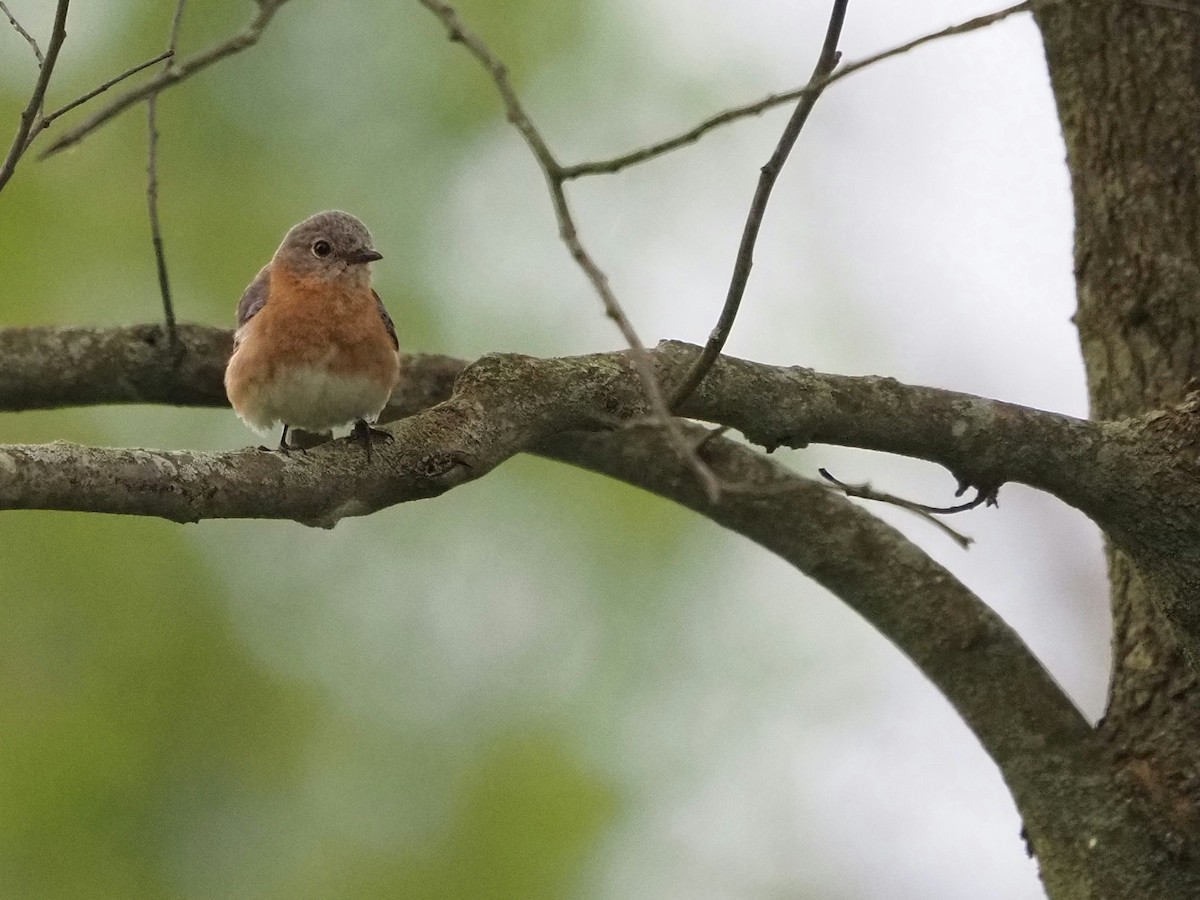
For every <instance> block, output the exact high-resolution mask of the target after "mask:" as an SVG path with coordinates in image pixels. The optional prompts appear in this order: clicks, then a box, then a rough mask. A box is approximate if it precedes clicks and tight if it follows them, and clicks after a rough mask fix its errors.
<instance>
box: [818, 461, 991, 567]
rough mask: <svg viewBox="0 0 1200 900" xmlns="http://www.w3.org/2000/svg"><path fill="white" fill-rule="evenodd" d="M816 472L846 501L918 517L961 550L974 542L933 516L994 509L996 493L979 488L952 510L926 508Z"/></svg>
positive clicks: (893, 495) (828, 474) (863, 485)
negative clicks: (894, 508)
mask: <svg viewBox="0 0 1200 900" xmlns="http://www.w3.org/2000/svg"><path fill="white" fill-rule="evenodd" d="M817 472H819V473H820V475H821V477H822V478H824V479H825V480H826V481H828V482H829V483H830V484H832V485H833V486H834V487H836V488H837V489H838V490H840V491H841V492H842V493H843V494H845V495H846V496H847V497H858V498H859V499H861V500H875V501H877V502H879V503H889V504H891V505H892V506H897V507H899V508H900V509H904V510H908V511H909V512H910V513H913V514H914V515H918V516H920V517H921V518H922V519H924V520H925V521H926V522H929V523H931V524H933V525H936V526H937V527H938V528H940V529H941V530H942V531H943V532H945V533H946V534H947V535H949V536H950V538H951V539H952V540H953V541H954V542H955V543H956V544H958V545H959V546H960V547H962V548H963V549H964V550H966V549H967V548H968V547H970V546H971V544H973V543H975V539H974V538H970V537H967V536H966V535H963V534H960V533H959V532H957V531H955V530H954V529H953V528H951V527H950V526H949V525H947V524H946V523H945V522H943V521H941V520H940V519H937V518H935V516H949V515H954V514H955V513H960V512H966V511H967V510H969V509H975V508H976V507H979V506H985V505H986V506H995V505H996V492H995V491H994V490H991V491H986V490H984V489H983V488H978V489H977V491H976V494H975V496H974V498H972V499H971V500H970V501H968V502H967V503H959V504H957V505H956V506H926V505H925V504H924V503H915V502H914V501H912V500H906V499H905V498H904V497H897V496H896V495H895V494H888V493H885V492H883V491H877V490H875V489H874V488H873V487H871V485H870V484H869V483H867V482H865V481H864V482H863V483H862V484H846V483H845V482H844V481H839V480H838V479H837V478H835V477H833V475H831V474H830V473H829V470H828V469H824V468H821V469H817ZM958 493H959V494H961V493H962V490H961V489H960V490H959V492H958Z"/></svg>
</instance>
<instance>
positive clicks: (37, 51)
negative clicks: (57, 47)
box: [0, 3, 45, 68]
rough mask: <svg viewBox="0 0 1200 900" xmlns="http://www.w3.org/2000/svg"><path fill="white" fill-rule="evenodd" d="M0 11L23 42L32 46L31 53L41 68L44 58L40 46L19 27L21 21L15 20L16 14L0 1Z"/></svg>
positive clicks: (30, 35)
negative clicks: (23, 39)
mask: <svg viewBox="0 0 1200 900" xmlns="http://www.w3.org/2000/svg"><path fill="white" fill-rule="evenodd" d="M0 12H3V13H4V15H5V16H6V17H7V18H8V21H9V24H10V25H12V27H13V28H15V29H16V30H17V34H19V35H20V36H21V37H23V38H25V42H26V43H27V44H29V46H30V47H32V48H33V55H34V56H35V57H37V62H38V68H41V66H42V63H44V62H45V59H44V58H43V56H42V48H41V47H39V46H38V42H37V41H35V40H34V39H33V35H32V34H30V33H29V32H28V31H26V30H25V29H24V28H22V27H21V23H20V22H18V21H17V19H16V16H14V15H13V14H12V13H10V12H9V11H8V7H7V6H5V5H4V4H3V3H0Z"/></svg>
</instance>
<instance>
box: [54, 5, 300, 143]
mask: <svg viewBox="0 0 1200 900" xmlns="http://www.w3.org/2000/svg"><path fill="white" fill-rule="evenodd" d="M285 3H287V0H259V2H258V14H257V15H256V16H255V17H254V19H253V20H252V21H251V22H250V24H249V25H247V26H246V27H245V28H244V29H243V30H242V31H240V32H238V33H237V34H235V35H234V36H233V37H231V38H229V39H228V40H226V41H222V42H221V43H220V44H217V45H215V46H213V47H209V48H208V49H207V50H202V51H200V52H199V53H197V54H196V55H195V56H191V57H189V58H188V59H186V60H184V61H183V62H182V63H180V64H179V65H178V66H172V67H170V68H169V69H167V70H164V71H163V72H162V73H160V74H159V75H158V76H157V77H156V78H153V79H151V80H150V81H148V82H146V83H145V84H143V85H139V86H138V87H136V88H134V89H133V90H131V91H128V92H127V93H125V94H122V95H121V96H120V97H118V98H117V99H115V100H113V101H112V102H111V103H109V104H108V105H107V106H105V107H104V108H103V109H101V110H100V111H99V112H96V113H94V114H93V115H92V116H91V118H89V119H87V120H86V121H84V122H81V123H80V124H79V125H77V126H75V127H74V128H72V129H71V130H70V131H68V132H66V133H65V134H64V135H63V136H62V137H60V138H59V139H58V140H56V141H54V143H52V144H51V145H50V146H49V147H47V148H46V149H45V150H44V151H42V153H41V156H40V157H39V158H41V159H45V158H46V157H47V156H52V155H53V154H55V153H58V152H59V151H60V150H65V149H66V148H67V147H71V146H74V145H75V144H77V143H79V142H80V141H81V140H83V139H84V138H85V137H87V135H89V134H91V133H92V132H93V131H95V130H96V129H97V128H99V127H100V126H101V125H103V124H104V123H106V122H108V121H109V120H110V119H112V118H113V117H114V116H117V115H119V114H120V113H122V112H124V111H125V110H127V109H129V107H131V106H133V105H134V104H135V103H138V102H140V101H142V100H147V99H149V98H150V97H152V96H154V95H157V94H160V93H162V92H163V91H165V90H166V89H167V88H169V87H173V86H174V85H176V84H178V83H179V82H181V81H183V80H184V79H186V78H190V77H191V76H192V75H195V74H196V73H197V72H200V71H202V70H204V69H207V68H208V67H209V66H211V65H212V64H213V63H216V62H220V61H221V60H222V59H225V58H226V57H227V56H232V55H233V54H235V53H240V52H241V51H242V50H245V49H247V48H249V47H253V46H254V45H255V44H256V43H258V41H259V38H261V37H262V33H263V30H264V29H265V28H266V27H267V25H268V24H269V23H270V21H271V19H272V18H274V16H275V13H277V12H278V11H279V9H280V8H281V7H282V6H283V5H284V4H285Z"/></svg>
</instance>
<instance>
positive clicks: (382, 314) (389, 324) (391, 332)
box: [264, 290, 400, 350]
mask: <svg viewBox="0 0 1200 900" xmlns="http://www.w3.org/2000/svg"><path fill="white" fill-rule="evenodd" d="M371 293H372V294H373V295H374V296H375V308H376V309H378V310H379V318H381V319H383V327H384V328H386V329H387V333H388V337H390V338H391V339H392V346H393V347H395V348H396V349H397V350H399V349H400V340H399V339H398V338H397V337H396V323H395V322H393V321H392V317H391V316H389V315H388V311H387V310H386V309H384V307H383V301H382V300H380V299H379V293H378V292H377V291H375V290H372V291H371ZM264 294H265V291H264Z"/></svg>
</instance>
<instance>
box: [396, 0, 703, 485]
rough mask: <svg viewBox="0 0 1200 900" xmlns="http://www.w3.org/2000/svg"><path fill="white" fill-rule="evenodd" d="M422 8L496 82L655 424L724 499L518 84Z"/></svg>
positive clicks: (448, 15) (437, 1) (484, 51)
mask: <svg viewBox="0 0 1200 900" xmlns="http://www.w3.org/2000/svg"><path fill="white" fill-rule="evenodd" d="M418 2H419V3H420V4H421V5H422V6H424V7H425V8H426V9H428V10H429V11H430V12H431V13H433V14H434V15H435V16H436V17H437V18H438V19H439V20H440V21H441V23H442V25H443V27H444V28H445V29H446V33H447V35H448V36H449V38H450V40H451V41H454V42H456V43H460V44H462V45H463V46H464V47H466V49H467V51H468V52H469V53H470V54H471V55H472V56H473V57H475V59H476V61H477V62H479V64H480V65H481V66H483V68H484V69H485V70H486V71H487V73H488V74H489V75H490V76H491V79H492V81H493V82H494V83H495V85H496V89H497V90H498V91H499V92H500V98H501V100H502V102H503V104H504V111H505V115H506V116H507V118H508V121H509V122H511V123H512V124H513V126H514V127H515V128H516V129H517V130H518V131H519V132H520V133H521V136H522V137H523V138H524V139H525V143H526V144H527V145H528V146H529V150H530V152H532V153H533V156H534V158H535V159H536V160H537V164H538V167H539V168H540V169H541V170H542V175H543V176H544V177H545V179H546V186H547V188H548V189H549V191H550V198H551V201H552V203H553V206H554V215H555V218H556V219H557V221H558V233H559V237H560V238H561V239H562V241H563V243H564V244H565V245H566V247H567V250H568V251H569V252H570V254H571V257H572V258H573V259H574V260H575V262H576V264H578V266H579V267H580V268H581V269H582V270H583V273H584V274H585V275H586V276H587V278H588V281H590V282H591V284H592V287H593V288H594V289H595V291H596V293H597V294H599V296H600V300H601V302H602V303H603V304H604V312H605V315H607V316H608V318H610V319H611V320H612V321H613V322H614V323H615V324H616V326H617V328H618V330H619V331H620V332H621V336H622V337H624V339H625V342H626V343H627V344H628V345H629V348H630V352H631V355H632V358H633V364H634V366H635V367H636V369H637V372H638V376H639V378H640V379H641V382H642V385H643V387H644V389H645V391H646V400H647V402H648V404H649V406H650V411H651V418H654V419H658V420H660V421H661V423H662V424H663V426H664V427H665V429H666V433H667V436H668V439H669V441H670V443H671V444H672V446H673V447H674V449H675V450H676V451H677V452H678V453H679V454H680V456H681V457H682V458H683V459H685V460H687V461H688V463H689V464H690V465H691V467H692V469H693V470H694V471H695V472H696V473H697V475H698V476H699V478H700V480H701V482H702V483H703V484H704V487H705V491H706V493H707V494H708V496H709V499H710V500H712V501H713V502H716V500H717V499H718V497H719V496H720V485H719V483H718V481H717V478H716V476H715V475H713V473H712V471H711V470H710V469H709V468H708V466H706V465H705V464H704V463H703V462H701V460H700V459H699V458H698V457H697V456H696V453H695V451H694V449H693V448H692V447H691V446H690V444H689V443H688V441H687V440H686V438H685V437H684V435H683V433H682V431H680V430H679V428H678V423H677V422H676V420H675V419H674V418H673V417H672V416H671V413H670V410H669V408H668V406H667V402H666V397H665V395H664V394H663V391H662V386H661V385H660V384H659V381H658V377H657V375H656V374H655V371H654V364H653V362H652V361H651V359H650V355H649V354H648V353H647V352H646V347H645V345H644V344H643V343H642V340H641V338H639V337H638V334H637V331H636V330H635V329H634V327H633V323H632V322H631V321H630V320H629V317H628V316H627V315H626V314H625V310H624V309H623V308H622V307H621V304H620V302H619V301H618V300H617V297H616V295H615V294H614V293H613V290H612V287H611V286H610V285H609V283H608V276H607V275H605V274H604V271H603V270H602V269H601V268H600V267H599V265H597V264H596V261H595V260H594V259H592V257H591V255H590V254H589V253H588V252H587V250H586V249H584V246H583V242H582V241H581V240H580V239H579V232H578V229H577V228H576V226H575V219H574V217H573V216H572V214H571V207H570V205H569V204H568V202H567V195H566V191H565V189H564V187H563V182H564V177H563V167H562V165H561V164H560V163H559V162H558V160H557V159H556V158H555V156H554V154H553V153H552V152H551V150H550V147H549V145H548V144H547V143H546V141H545V139H544V138H543V137H542V135H541V133H540V132H539V131H538V129H537V127H536V126H535V125H534V124H533V120H532V119H531V118H530V117H529V114H528V113H526V112H525V109H524V107H522V105H521V101H520V100H519V99H518V97H517V94H516V91H515V90H513V87H512V83H511V82H510V81H509V79H508V70H507V68H506V67H505V66H504V64H503V63H502V62H501V61H500V60H499V59H498V58H497V57H496V56H495V54H493V53H492V52H491V50H489V49H488V47H487V45H486V44H484V42H483V41H482V40H481V39H480V38H479V37H478V36H477V35H475V34H474V33H473V32H471V31H470V30H468V29H467V28H466V26H465V25H463V22H462V19H461V18H460V17H459V15H458V12H457V10H455V8H454V7H453V6H451V5H450V4H448V3H444V2H442V0H418Z"/></svg>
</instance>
